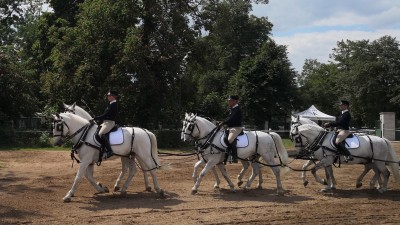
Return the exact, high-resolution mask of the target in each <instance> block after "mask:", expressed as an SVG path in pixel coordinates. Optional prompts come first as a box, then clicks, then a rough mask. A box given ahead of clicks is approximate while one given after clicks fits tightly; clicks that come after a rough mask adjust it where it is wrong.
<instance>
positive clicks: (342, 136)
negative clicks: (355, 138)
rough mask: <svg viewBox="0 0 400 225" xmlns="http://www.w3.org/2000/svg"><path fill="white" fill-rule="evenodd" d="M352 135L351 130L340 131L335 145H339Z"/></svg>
mask: <svg viewBox="0 0 400 225" xmlns="http://www.w3.org/2000/svg"><path fill="white" fill-rule="evenodd" d="M349 135H350V131H349V130H338V134H337V136H336V140H335V144H336V145H339V144H340V142H342V141H344V140H345V139H346V138H347V137H348V136H349Z"/></svg>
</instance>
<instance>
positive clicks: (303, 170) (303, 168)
mask: <svg viewBox="0 0 400 225" xmlns="http://www.w3.org/2000/svg"><path fill="white" fill-rule="evenodd" d="M312 162H313V161H311V160H308V161H307V162H306V163H304V164H303V166H302V168H301V169H302V172H301V178H302V179H303V185H304V187H306V186H307V185H308V180H307V171H306V169H307V168H308V167H309V166H310V165H311V164H312Z"/></svg>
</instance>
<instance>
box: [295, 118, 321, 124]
mask: <svg viewBox="0 0 400 225" xmlns="http://www.w3.org/2000/svg"><path fill="white" fill-rule="evenodd" d="M299 120H300V124H314V125H318V124H317V123H316V122H314V121H312V120H310V119H308V118H304V117H300V119H299Z"/></svg>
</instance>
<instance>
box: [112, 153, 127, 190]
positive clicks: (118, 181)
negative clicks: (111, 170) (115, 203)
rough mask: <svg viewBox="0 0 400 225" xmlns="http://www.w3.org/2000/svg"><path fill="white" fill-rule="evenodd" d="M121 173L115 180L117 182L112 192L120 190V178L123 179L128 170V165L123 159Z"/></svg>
mask: <svg viewBox="0 0 400 225" xmlns="http://www.w3.org/2000/svg"><path fill="white" fill-rule="evenodd" d="M121 166H122V167H121V172H120V173H119V176H118V178H117V181H116V182H115V184H114V192H117V191H119V190H120V184H121V181H122V178H123V177H124V175H125V173H126V170H127V168H128V165H127V163H126V161H125V160H124V157H121Z"/></svg>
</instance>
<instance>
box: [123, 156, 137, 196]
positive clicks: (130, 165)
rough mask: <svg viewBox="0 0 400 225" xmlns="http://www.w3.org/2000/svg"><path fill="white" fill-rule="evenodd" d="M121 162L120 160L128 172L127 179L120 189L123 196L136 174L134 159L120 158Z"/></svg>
mask: <svg viewBox="0 0 400 225" xmlns="http://www.w3.org/2000/svg"><path fill="white" fill-rule="evenodd" d="M121 160H122V162H123V164H124V165H125V168H128V171H129V173H128V177H127V178H126V181H125V183H124V186H122V189H121V195H125V194H126V189H128V187H129V185H130V183H131V181H132V178H133V176H135V174H136V166H135V162H134V159H129V158H125V157H122V158H121Z"/></svg>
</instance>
